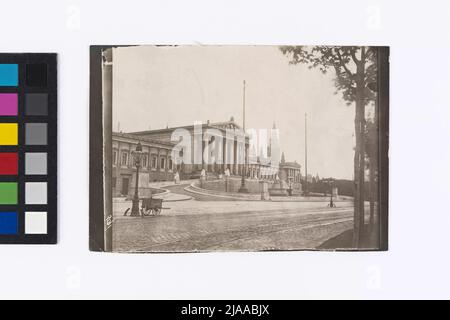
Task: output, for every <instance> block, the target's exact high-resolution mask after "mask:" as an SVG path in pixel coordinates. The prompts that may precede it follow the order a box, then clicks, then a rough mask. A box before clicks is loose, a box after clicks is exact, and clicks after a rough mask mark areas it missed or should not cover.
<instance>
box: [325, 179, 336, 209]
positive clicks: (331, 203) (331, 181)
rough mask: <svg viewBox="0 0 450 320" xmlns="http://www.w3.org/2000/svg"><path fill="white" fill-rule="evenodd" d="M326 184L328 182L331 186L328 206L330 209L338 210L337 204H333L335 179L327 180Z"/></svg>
mask: <svg viewBox="0 0 450 320" xmlns="http://www.w3.org/2000/svg"><path fill="white" fill-rule="evenodd" d="M325 182H328V183H329V184H330V203H329V204H328V206H329V207H330V208H336V204H335V203H334V202H333V182H334V179H333V178H329V179H327V180H325Z"/></svg>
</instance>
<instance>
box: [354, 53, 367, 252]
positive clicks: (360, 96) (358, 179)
mask: <svg viewBox="0 0 450 320" xmlns="http://www.w3.org/2000/svg"><path fill="white" fill-rule="evenodd" d="M364 68H365V47H361V60H360V62H359V63H358V64H357V67H356V101H355V138H356V147H355V183H356V184H355V186H356V188H355V212H354V222H353V223H354V233H353V246H354V247H356V248H359V247H360V246H361V240H362V235H363V232H364V173H365V170H364V168H365V151H364V149H365V148H364V132H365V81H364V80H365V79H364V77H365V70H364Z"/></svg>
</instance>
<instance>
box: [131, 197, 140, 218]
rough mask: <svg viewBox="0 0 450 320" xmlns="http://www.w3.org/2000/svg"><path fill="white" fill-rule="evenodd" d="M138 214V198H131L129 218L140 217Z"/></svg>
mask: <svg viewBox="0 0 450 320" xmlns="http://www.w3.org/2000/svg"><path fill="white" fill-rule="evenodd" d="M140 215H141V214H140V212H139V198H136V197H135V198H133V204H132V206H131V213H130V216H132V217H133V216H134V217H136V216H140Z"/></svg>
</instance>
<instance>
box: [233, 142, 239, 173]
mask: <svg viewBox="0 0 450 320" xmlns="http://www.w3.org/2000/svg"><path fill="white" fill-rule="evenodd" d="M233 150H234V155H233V158H234V159H233V174H235V175H236V174H237V173H238V170H237V159H238V157H237V140H236V139H234V140H233Z"/></svg>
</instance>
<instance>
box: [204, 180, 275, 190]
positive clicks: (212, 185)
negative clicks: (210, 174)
mask: <svg viewBox="0 0 450 320" xmlns="http://www.w3.org/2000/svg"><path fill="white" fill-rule="evenodd" d="M227 182H228V183H226V181H225V179H218V180H212V181H202V182H201V183H199V187H200V188H203V189H207V190H215V191H221V192H232V193H237V192H239V188H240V187H241V179H240V178H228V181H227ZM268 183H269V188H270V186H271V185H272V184H273V181H268ZM245 185H246V187H247V189H248V191H249V192H250V193H260V192H261V189H260V188H261V186H260V183H259V180H254V179H246V180H245Z"/></svg>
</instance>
